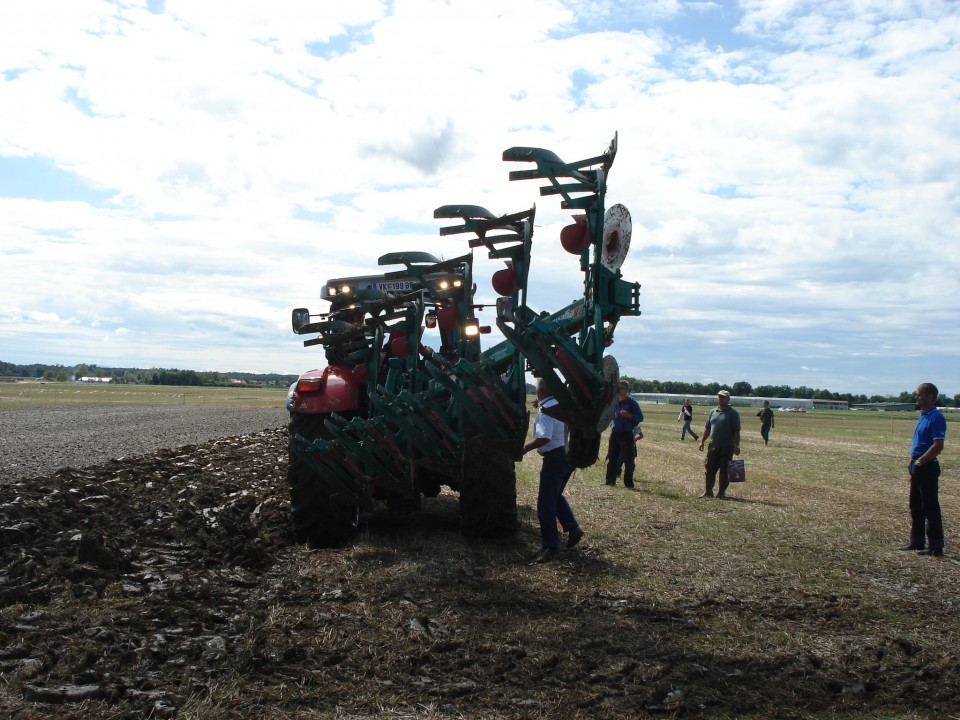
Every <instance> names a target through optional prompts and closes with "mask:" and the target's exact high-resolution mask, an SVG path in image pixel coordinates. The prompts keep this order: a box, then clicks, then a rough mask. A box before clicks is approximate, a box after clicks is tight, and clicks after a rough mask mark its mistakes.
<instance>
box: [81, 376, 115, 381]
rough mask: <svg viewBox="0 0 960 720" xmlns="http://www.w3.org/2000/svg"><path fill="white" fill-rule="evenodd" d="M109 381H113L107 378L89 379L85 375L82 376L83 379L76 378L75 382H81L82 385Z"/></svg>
mask: <svg viewBox="0 0 960 720" xmlns="http://www.w3.org/2000/svg"><path fill="white" fill-rule="evenodd" d="M111 380H113V378H108V377H89V376H87V375H84V376H83V377H78V378H77V382H82V383H108V382H110V381H111Z"/></svg>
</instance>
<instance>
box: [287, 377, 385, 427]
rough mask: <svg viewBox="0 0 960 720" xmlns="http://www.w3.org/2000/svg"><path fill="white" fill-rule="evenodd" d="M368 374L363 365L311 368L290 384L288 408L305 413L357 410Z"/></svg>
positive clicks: (294, 411)
mask: <svg viewBox="0 0 960 720" xmlns="http://www.w3.org/2000/svg"><path fill="white" fill-rule="evenodd" d="M366 375H367V368H366V366H364V365H357V366H349V365H328V366H327V367H325V368H323V369H322V370H308V371H307V372H305V373H303V374H302V375H301V376H300V377H299V378H298V379H297V382H296V383H295V384H294V385H292V386H291V388H290V392H289V393H288V398H287V409H288V410H289V411H290V412H292V413H302V414H314V413H316V414H327V415H328V414H330V413H344V412H351V411H353V412H355V411H357V410H358V409H359V408H360V402H361V389H362V388H363V387H365V386H366V384H367V377H366Z"/></svg>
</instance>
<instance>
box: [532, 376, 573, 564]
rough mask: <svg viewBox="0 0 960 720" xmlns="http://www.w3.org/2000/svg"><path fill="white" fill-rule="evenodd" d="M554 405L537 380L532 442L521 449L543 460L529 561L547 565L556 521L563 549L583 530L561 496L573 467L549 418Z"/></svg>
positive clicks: (559, 428) (559, 425)
mask: <svg viewBox="0 0 960 720" xmlns="http://www.w3.org/2000/svg"><path fill="white" fill-rule="evenodd" d="M556 404H557V401H556V399H555V398H553V397H552V396H551V395H550V394H549V391H548V390H547V386H546V383H544V381H543V380H542V379H541V380H540V381H539V382H537V419H536V421H535V422H534V425H533V440H531V441H530V442H528V443H527V444H526V445H524V446H523V452H524V454H526V453H528V452H530V451H531V450H536V451H537V452H538V453H539V454H540V457H541V458H543V465H542V466H541V467H540V488H539V491H538V493H537V519H538V520H539V521H540V544H541V547H540V550H539V551H538V552H537V554H536V555H534V557H533V562H535V563H542V562H549V561H550V560H553V559H554V558H556V557H557V553H558V548H559V547H560V533H558V532H557V521H558V520H559V521H560V525H561V527H563V530H564V532H566V533H567V547H568V548H572V547H573V546H574V545H576V544H577V543H578V542H580V540H581V539H582V538H583V530H581V529H580V525H578V524H577V518H576V517H574V515H573V510H571V509H570V505H569V504H568V503H567V499H566V498H565V497H564V496H563V490H564V488H565V487H566V486H567V480H569V479H570V476H571V475H572V474H573V466H572V465H571V464H570V463H569V462H568V461H567V451H566V447H565V442H566V441H565V438H564V430H565V427H564V424H563V422H561V421H560V420H557V419H556V418H554V417H551V416H550V415H549V414H548V413H549V410H550V408H552V407H554V406H555V405H556Z"/></svg>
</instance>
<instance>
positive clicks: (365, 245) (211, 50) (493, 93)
mask: <svg viewBox="0 0 960 720" xmlns="http://www.w3.org/2000/svg"><path fill="white" fill-rule="evenodd" d="M226 7H227V6H226V5H224V4H223V3H216V2H209V1H207V2H203V1H201V2H197V1H196V0H165V1H160V0H151V1H149V2H136V1H129V2H128V1H120V0H118V1H116V2H106V1H102V0H62V1H58V0H49V1H39V0H38V1H36V2H33V1H31V2H27V1H26V0H24V1H15V2H5V3H2V4H0V107H3V108H4V110H3V112H2V113H0V360H5V361H8V362H21V363H30V362H44V363H63V364H75V363H78V362H86V363H96V364H98V365H103V366H137V367H180V368H189V369H196V370H221V371H227V370H241V371H257V372H281V373H296V372H299V371H302V370H305V369H307V368H309V367H315V366H316V365H317V364H320V363H322V354H321V352H320V351H319V350H317V349H316V348H303V347H302V346H301V341H302V338H299V337H297V336H294V335H293V334H292V333H291V332H290V329H289V328H290V325H289V313H290V310H291V309H292V308H293V307H297V306H309V307H310V308H311V309H314V310H322V309H323V307H324V305H323V303H322V301H321V300H320V297H319V291H320V287H321V285H322V282H323V281H324V280H325V279H327V278H331V277H338V276H347V275H353V274H367V273H369V272H371V271H373V270H374V269H375V268H376V258H377V257H378V256H379V255H381V254H383V253H385V252H389V251H393V250H402V249H421V250H426V251H429V252H432V253H434V254H436V255H439V256H445V257H451V256H456V255H459V254H462V253H463V252H465V251H466V248H465V245H464V244H463V243H462V240H452V239H450V238H440V237H439V234H438V229H439V226H440V224H439V223H438V222H437V221H435V220H433V209H434V208H435V207H438V206H440V205H444V204H449V203H461V202H462V203H470V204H476V205H482V206H484V207H487V208H488V209H490V210H491V211H493V212H496V213H508V212H516V211H520V210H524V209H527V208H529V207H530V206H531V205H533V204H534V203H536V205H537V228H536V232H535V236H534V260H533V270H532V273H531V290H530V299H531V303H532V304H533V305H534V306H535V307H536V308H537V309H542V310H553V309H556V308H558V307H560V306H561V305H564V304H566V303H568V302H569V301H570V300H572V299H573V298H574V297H575V296H576V295H577V294H578V292H579V285H580V274H579V272H578V270H577V262H576V259H575V258H572V256H569V255H567V254H566V253H565V252H564V251H563V250H562V248H561V247H560V245H559V232H560V229H561V228H562V227H563V226H564V225H565V224H567V222H569V219H568V217H567V215H566V214H565V213H563V212H562V211H561V210H560V208H559V203H558V202H557V201H556V199H555V198H550V197H545V198H541V197H540V196H539V194H538V192H537V188H536V186H535V184H534V183H511V182H509V181H508V180H507V173H508V172H509V170H511V169H515V168H512V167H510V166H508V165H507V164H506V163H503V162H502V161H501V159H500V157H501V153H502V151H503V150H504V149H506V148H508V147H512V146H515V145H533V146H539V147H544V148H548V149H550V150H552V151H554V152H556V153H557V154H558V155H560V157H562V158H564V159H569V160H574V159H580V158H585V157H591V156H594V155H597V154H599V153H600V152H602V151H603V150H604V149H605V148H606V146H607V144H608V143H609V142H610V140H611V138H612V137H613V135H614V133H618V134H619V154H618V156H617V160H616V163H615V165H614V167H613V169H612V171H611V174H610V179H609V190H608V204H613V203H617V202H620V203H623V204H624V205H626V206H627V207H628V208H629V209H630V211H631V214H632V217H633V238H632V242H631V251H630V254H629V256H628V257H627V260H626V262H625V263H624V266H623V268H622V270H623V274H624V276H625V277H626V278H627V279H629V280H636V281H638V282H640V283H641V285H642V286H643V288H642V296H641V307H642V310H643V315H642V317H640V318H635V319H634V318H631V319H626V320H625V321H624V322H623V323H621V326H620V328H619V329H618V332H617V342H616V344H615V345H614V347H613V348H612V353H613V354H614V355H615V356H616V357H617V359H618V361H619V363H620V366H621V370H622V372H624V373H625V374H628V375H631V376H634V377H641V378H658V379H663V380H688V381H700V382H712V381H718V382H723V383H733V382H735V381H738V380H746V381H748V382H751V383H753V384H754V385H761V384H788V385H793V386H799V385H806V386H808V387H815V388H828V389H830V390H834V391H844V392H854V393H861V392H862V393H866V394H874V393H895V392H900V391H901V390H906V389H912V388H913V387H915V386H916V384H917V383H918V382H921V381H925V380H930V381H932V382H935V383H937V384H938V385H939V386H940V388H941V390H943V391H944V392H946V393H947V394H949V395H951V396H952V395H954V394H957V393H960V339H958V332H957V328H958V327H960V302H958V300H957V298H958V297H960V287H958V286H960V244H958V242H957V235H958V230H960V222H958V212H960V205H958V203H957V197H958V196H960V193H958V187H957V183H958V180H957V170H956V168H958V167H960V142H958V140H960V137H958V135H960V124H958V123H957V120H956V118H958V117H960V107H958V106H960V47H958V40H960V3H954V2H932V1H925V0H917V1H906V0H876V1H874V0H855V1H853V0H851V2H833V1H832V0H827V1H823V2H804V1H801V0H743V1H742V2H684V1H683V0H651V1H649V2H645V1H634V2H626V1H624V2H605V1H604V0H596V1H593V2H579V1H578V2H573V1H570V2H562V1H560V0H490V1H488V2H483V3H478V2H474V1H473V0H450V1H447V2H443V1H441V0H393V1H392V2H379V1H377V0H355V1H354V2H351V3H311V2H302V1H295V0H276V1H275V2H271V3H261V2H233V3H230V4H229V10H227V9H226ZM480 266H481V272H488V273H489V274H492V272H493V271H494V270H496V269H497V267H495V266H489V267H487V266H485V265H484V264H483V263H482V262H481V263H480ZM492 298H493V292H492V290H491V289H490V288H489V284H487V285H484V283H483V282H481V285H480V289H479V291H478V299H480V300H489V299H492ZM490 319H491V324H492V318H490ZM492 340H494V341H495V340H496V338H495V337H493V338H492Z"/></svg>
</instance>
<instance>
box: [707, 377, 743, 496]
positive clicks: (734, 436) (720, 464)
mask: <svg viewBox="0 0 960 720" xmlns="http://www.w3.org/2000/svg"><path fill="white" fill-rule="evenodd" d="M708 439H709V440H710V447H708V448H707V457H706V458H705V459H704V461H703V467H704V471H705V473H706V490H705V491H704V493H703V495H701V496H700V497H704V498H712V497H713V485H714V483H715V482H716V477H717V471H719V472H720V491H719V492H718V493H717V497H718V498H722V497H726V493H727V486H728V485H729V484H730V481H729V480H728V479H727V466H728V465H729V464H730V461H731V460H733V456H734V455H739V454H740V414H739V413H738V412H737V411H736V410H734V409H733V408H732V407H730V393H729V392H728V391H726V390H721V391H720V392H718V393H717V407H715V408H714V409H713V410H711V411H710V414H709V415H708V416H707V423H706V425H704V426H703V435H701V436H700V450H703V444H704V443H705V442H706V441H707V440H708Z"/></svg>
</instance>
